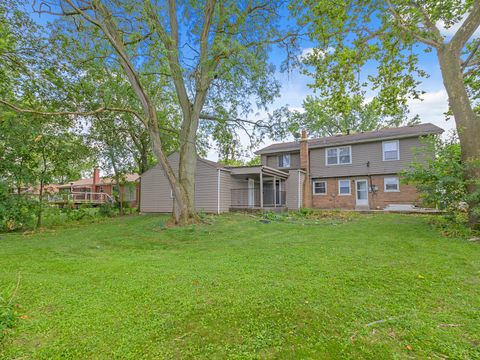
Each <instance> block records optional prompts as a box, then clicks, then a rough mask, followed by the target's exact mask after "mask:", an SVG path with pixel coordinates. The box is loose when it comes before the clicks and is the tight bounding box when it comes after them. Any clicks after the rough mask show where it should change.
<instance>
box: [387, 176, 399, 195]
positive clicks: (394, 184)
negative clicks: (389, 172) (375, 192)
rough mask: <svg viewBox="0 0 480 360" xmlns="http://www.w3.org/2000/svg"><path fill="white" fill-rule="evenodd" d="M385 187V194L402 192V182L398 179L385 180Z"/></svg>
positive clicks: (389, 178) (388, 178)
mask: <svg viewBox="0 0 480 360" xmlns="http://www.w3.org/2000/svg"><path fill="white" fill-rule="evenodd" d="M383 187H384V190H385V192H398V191H400V182H399V181H398V177H386V178H383Z"/></svg>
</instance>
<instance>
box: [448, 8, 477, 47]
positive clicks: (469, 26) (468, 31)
mask: <svg viewBox="0 0 480 360" xmlns="http://www.w3.org/2000/svg"><path fill="white" fill-rule="evenodd" d="M479 25H480V2H479V1H478V0H474V1H473V4H472V11H471V12H470V14H468V16H467V18H466V19H465V21H464V22H463V24H462V26H460V28H459V29H458V30H457V32H456V33H455V35H453V38H452V40H451V41H450V43H449V45H450V46H451V47H452V48H453V49H454V50H455V51H457V52H460V50H461V49H462V48H463V47H464V46H465V44H466V43H467V41H468V40H469V39H470V38H471V37H472V35H473V33H474V32H475V31H476V30H477V29H478V26H479Z"/></svg>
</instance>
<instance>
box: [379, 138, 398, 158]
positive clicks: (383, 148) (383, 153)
mask: <svg viewBox="0 0 480 360" xmlns="http://www.w3.org/2000/svg"><path fill="white" fill-rule="evenodd" d="M392 142H395V143H397V158H396V159H385V144H386V143H392ZM382 160H383V161H398V160H400V140H385V141H382Z"/></svg>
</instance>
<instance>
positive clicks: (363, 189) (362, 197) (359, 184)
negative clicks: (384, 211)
mask: <svg viewBox="0 0 480 360" xmlns="http://www.w3.org/2000/svg"><path fill="white" fill-rule="evenodd" d="M355 188H356V189H355V190H356V191H355V194H356V199H357V206H368V181H367V180H355Z"/></svg>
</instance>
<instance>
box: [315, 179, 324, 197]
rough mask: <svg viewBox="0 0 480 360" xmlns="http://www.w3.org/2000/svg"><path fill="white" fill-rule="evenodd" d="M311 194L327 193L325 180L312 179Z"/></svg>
mask: <svg viewBox="0 0 480 360" xmlns="http://www.w3.org/2000/svg"><path fill="white" fill-rule="evenodd" d="M313 194H314V195H327V182H326V181H318V180H314V181H313Z"/></svg>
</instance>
